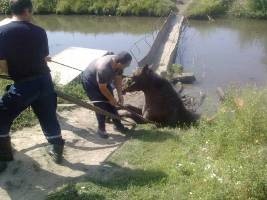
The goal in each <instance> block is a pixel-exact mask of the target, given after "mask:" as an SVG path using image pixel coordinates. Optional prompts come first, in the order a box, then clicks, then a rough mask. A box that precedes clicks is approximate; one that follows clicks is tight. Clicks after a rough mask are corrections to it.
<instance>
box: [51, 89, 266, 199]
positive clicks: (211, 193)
mask: <svg viewBox="0 0 267 200" xmlns="http://www.w3.org/2000/svg"><path fill="white" fill-rule="evenodd" d="M234 94H235V95H229V97H228V100H227V101H226V102H225V103H224V104H223V105H222V106H221V108H220V111H219V112H218V115H217V118H216V119H215V120H214V121H213V122H209V123H207V122H204V121H203V122H201V123H200V125H199V126H198V127H195V128H191V129H189V130H180V129H178V128H177V129H158V130H157V129H155V127H153V126H141V127H139V129H138V130H136V131H135V132H133V133H132V139H131V140H130V141H128V142H127V143H125V144H124V145H123V146H122V148H121V149H120V150H119V151H117V152H116V153H115V154H114V155H113V156H112V157H111V158H109V160H108V161H107V162H106V163H105V165H103V166H100V167H99V170H97V172H96V173H94V174H88V176H89V178H88V180H86V181H84V182H81V183H77V184H70V185H66V186H64V187H62V188H60V189H58V191H56V192H55V193H53V194H50V195H49V197H48V199H49V200H67V199H76V200H79V199H95V200H98V199H99V200H100V199H101V200H104V199H107V200H111V199H116V200H125V199H131V200H143V199H145V200H149V199H162V200H163V199H164V200H171V199H181V200H182V199H186V200H188V199H192V200H193V199H194V200H195V199H205V200H209V199H210V200H214V199H233V200H235V199H241V200H247V199H251V200H252V199H254V200H256V199H257V200H264V199H266V198H267V166H266V162H267V158H266V153H267V149H266V145H267V123H266V122H267V106H266V102H267V90H263V91H257V90H246V91H242V92H240V91H237V92H235V93H234ZM241 99H242V100H241ZM84 167H85V168H86V166H84Z"/></svg>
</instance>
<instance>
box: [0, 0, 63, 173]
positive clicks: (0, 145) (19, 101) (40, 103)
mask: <svg viewBox="0 0 267 200" xmlns="http://www.w3.org/2000/svg"><path fill="white" fill-rule="evenodd" d="M10 9H11V12H12V16H13V17H12V20H11V22H10V23H8V24H6V25H3V26H1V27H0V72H1V71H2V72H5V71H6V73H7V74H8V75H9V76H10V77H11V78H12V80H13V81H14V84H13V85H11V86H9V87H8V88H7V91H6V93H5V94H4V95H3V96H2V97H1V98H0V172H1V171H4V170H5V169H6V168H7V163H8V162H10V161H12V160H13V153H12V147H11V139H10V135H9V132H10V127H11V125H12V122H13V121H14V119H15V118H16V117H17V116H18V115H19V114H20V113H21V112H22V111H24V110H25V109H26V108H28V107H29V106H31V107H32V109H33V111H34V113H35V114H36V116H37V117H38V119H39V122H40V125H41V127H42V130H43V132H44V135H45V137H46V139H47V140H48V142H49V144H50V145H49V147H50V148H49V154H50V155H51V156H52V158H53V159H54V161H55V162H56V163H60V162H61V161H62V154H63V148H64V140H63V139H62V136H61V129H60V126H59V123H58V120H57V117H56V108H57V96H56V93H55V90H54V86H53V83H52V79H51V75H50V70H49V68H48V66H47V61H48V55H49V49H48V41H47V35H46V32H45V30H44V29H42V28H40V27H38V26H36V25H33V24H32V23H31V22H30V21H31V17H32V2H31V0H11V1H10Z"/></svg>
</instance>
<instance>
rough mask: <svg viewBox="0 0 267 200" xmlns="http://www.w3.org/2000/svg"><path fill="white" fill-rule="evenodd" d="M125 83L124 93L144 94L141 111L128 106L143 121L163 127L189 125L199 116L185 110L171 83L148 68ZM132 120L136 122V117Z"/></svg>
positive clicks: (140, 70) (142, 69)
mask: <svg viewBox="0 0 267 200" xmlns="http://www.w3.org/2000/svg"><path fill="white" fill-rule="evenodd" d="M125 82H126V83H125V84H124V87H123V92H124V93H127V92H135V91H143V92H144V95H145V105H144V107H143V110H141V109H138V108H135V107H133V106H130V105H128V109H131V110H132V111H134V112H138V113H139V114H141V115H142V116H143V117H144V118H145V119H148V120H150V121H153V122H156V123H157V124H161V125H163V126H166V125H167V126H177V125H190V124H191V123H194V122H196V121H197V120H198V119H199V115H197V114H196V113H193V112H191V111H189V110H187V109H186V108H185V106H184V103H183V101H182V99H181V97H180V96H179V94H178V93H177V92H176V91H175V89H174V88H173V86H172V85H171V83H170V82H169V81H168V80H166V79H165V78H162V77H160V76H159V75H157V74H156V73H155V72H154V71H153V70H151V69H150V68H149V66H145V67H143V68H140V69H138V70H137V71H136V72H135V73H134V74H133V76H132V77H131V78H128V79H127V80H126V81H125ZM128 116H129V115H128ZM132 118H133V119H135V120H136V121H137V118H136V116H132ZM137 122H140V121H139V120H138V121H137Z"/></svg>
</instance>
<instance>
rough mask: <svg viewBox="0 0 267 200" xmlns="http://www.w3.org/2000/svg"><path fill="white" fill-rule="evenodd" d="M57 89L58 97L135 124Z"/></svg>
mask: <svg viewBox="0 0 267 200" xmlns="http://www.w3.org/2000/svg"><path fill="white" fill-rule="evenodd" d="M0 78H1V79H5V80H12V79H11V78H10V77H9V76H6V75H0ZM55 91H56V93H57V95H58V97H60V98H62V99H64V100H66V101H69V102H71V103H74V104H76V105H78V106H80V107H83V108H86V109H89V110H92V111H94V112H96V113H98V114H101V115H105V116H107V117H110V118H112V119H118V120H121V121H124V122H127V123H130V124H133V123H132V122H130V121H128V120H125V119H121V118H120V117H119V116H117V115H114V114H112V113H109V112H107V111H105V110H103V109H101V108H99V107H96V106H94V105H92V104H89V103H86V102H84V101H81V100H80V99H77V98H75V97H72V96H70V95H68V94H65V93H63V92H61V91H60V90H57V89H55ZM133 125H134V124H133Z"/></svg>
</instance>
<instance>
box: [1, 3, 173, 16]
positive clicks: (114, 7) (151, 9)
mask: <svg viewBox="0 0 267 200" xmlns="http://www.w3.org/2000/svg"><path fill="white" fill-rule="evenodd" d="M7 2H8V0H2V1H1V2H0V13H7V12H8V3H7ZM33 3H34V12H35V13H38V14H49V13H57V14H91V15H119V16H121V15H135V16H165V15H168V14H169V13H170V11H171V10H173V9H175V8H176V7H175V0H93V1H92V0H75V1H73V0H33Z"/></svg>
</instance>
